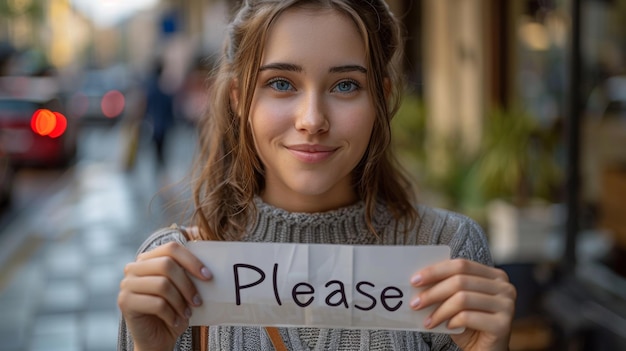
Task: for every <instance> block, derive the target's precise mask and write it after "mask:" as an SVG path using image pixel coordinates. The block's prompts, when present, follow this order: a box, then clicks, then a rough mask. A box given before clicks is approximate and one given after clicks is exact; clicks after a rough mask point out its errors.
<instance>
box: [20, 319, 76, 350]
mask: <svg viewBox="0 0 626 351" xmlns="http://www.w3.org/2000/svg"><path fill="white" fill-rule="evenodd" d="M81 349H82V348H81V329H80V328H79V320H78V317H77V316H76V315H75V314H59V315H47V316H40V317H38V318H37V319H36V320H35V323H34V325H33V338H32V344H31V346H30V348H29V350H30V351H61V350H63V351H80V350H81Z"/></svg>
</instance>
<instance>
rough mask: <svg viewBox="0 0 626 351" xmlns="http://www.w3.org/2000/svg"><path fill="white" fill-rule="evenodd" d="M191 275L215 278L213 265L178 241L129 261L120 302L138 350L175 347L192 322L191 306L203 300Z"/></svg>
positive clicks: (197, 304)
mask: <svg viewBox="0 0 626 351" xmlns="http://www.w3.org/2000/svg"><path fill="white" fill-rule="evenodd" d="M189 275H192V276H194V277H196V278H198V279H201V280H203V281H207V280H210V279H211V272H210V271H209V269H208V268H206V267H205V266H204V265H203V264H202V262H201V261H200V260H199V259H198V258H197V257H196V256H194V255H193V254H192V253H191V252H190V251H189V250H187V249H186V248H185V247H184V246H182V245H180V244H178V243H175V242H171V243H167V244H164V245H161V246H159V247H157V248H155V249H154V250H152V251H149V252H145V253H142V254H140V255H139V256H138V257H137V260H136V261H135V262H131V263H129V264H127V265H126V267H125V269H124V279H122V282H121V283H120V293H119V295H118V299H117V302H118V305H119V307H120V310H121V311H122V315H123V316H124V320H125V321H126V324H127V326H128V330H129V332H130V334H131V335H132V337H133V342H134V345H135V350H172V349H173V348H174V345H175V344H176V340H177V339H178V337H179V336H180V335H181V334H182V333H183V332H184V331H185V330H186V329H187V327H188V325H189V317H191V307H192V306H199V305H200V304H202V299H201V298H200V295H198V291H197V290H196V287H195V285H194V284H193V282H192V280H191V278H190V277H189Z"/></svg>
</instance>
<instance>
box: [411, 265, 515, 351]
mask: <svg viewBox="0 0 626 351" xmlns="http://www.w3.org/2000/svg"><path fill="white" fill-rule="evenodd" d="M411 283H412V284H413V286H415V287H424V290H423V291H422V292H421V293H420V294H419V295H417V296H416V297H415V298H414V299H413V301H412V302H411V307H412V308H413V309H415V310H419V309H422V308H424V307H427V306H430V305H432V304H440V305H439V306H438V307H437V308H436V309H435V310H434V311H433V312H432V314H431V315H430V316H429V317H428V318H427V319H426V321H425V322H424V325H425V327H426V328H433V327H435V326H437V325H439V324H440V323H442V322H444V321H446V320H448V324H447V327H448V328H450V329H454V328H459V327H465V331H464V332H463V333H461V334H452V335H451V337H452V340H453V341H454V342H455V343H456V344H457V345H458V346H459V347H460V348H461V349H463V350H464V351H503V350H508V346H509V345H508V344H509V338H510V333H511V322H512V320H513V314H514V311H515V298H516V296H517V292H516V290H515V287H514V286H513V285H512V284H511V283H510V282H509V278H508V276H507V274H506V273H505V272H504V271H502V270H500V269H497V268H493V267H489V266H485V265H483V264H480V263H477V262H473V261H468V260H464V259H454V260H448V261H445V262H441V263H438V264H434V265H432V266H429V267H427V268H424V269H423V270H421V271H420V272H418V273H417V274H416V275H414V276H413V278H412V279H411Z"/></svg>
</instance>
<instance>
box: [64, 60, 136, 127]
mask: <svg viewBox="0 0 626 351" xmlns="http://www.w3.org/2000/svg"><path fill="white" fill-rule="evenodd" d="M130 80H131V78H130V77H129V73H128V71H127V69H126V68H125V67H124V66H123V65H116V66H112V67H109V68H102V69H91V70H87V71H85V72H84V73H83V74H82V75H81V77H80V80H79V82H78V85H77V87H76V89H75V91H74V92H73V93H72V95H71V97H70V98H69V101H68V113H69V114H71V115H73V116H75V117H76V118H78V119H79V120H81V121H84V122H86V123H91V122H94V123H105V124H114V123H115V122H116V121H118V120H120V118H121V117H122V116H123V114H124V112H125V110H126V109H127V106H126V105H127V101H126V100H127V97H126V95H127V92H128V90H129V87H130Z"/></svg>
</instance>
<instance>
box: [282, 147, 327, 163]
mask: <svg viewBox="0 0 626 351" xmlns="http://www.w3.org/2000/svg"><path fill="white" fill-rule="evenodd" d="M337 149H338V148H337V147H333V146H324V145H311V144H300V145H289V146H287V150H289V152H290V153H291V154H292V155H293V156H294V157H295V158H296V159H298V160H300V161H301V162H304V163H318V162H323V161H325V160H327V159H328V158H330V157H331V156H332V155H333V154H334V153H335V151H337Z"/></svg>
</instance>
